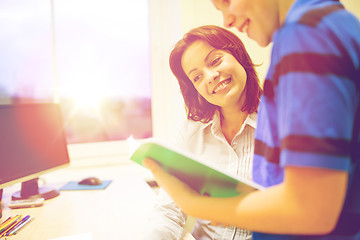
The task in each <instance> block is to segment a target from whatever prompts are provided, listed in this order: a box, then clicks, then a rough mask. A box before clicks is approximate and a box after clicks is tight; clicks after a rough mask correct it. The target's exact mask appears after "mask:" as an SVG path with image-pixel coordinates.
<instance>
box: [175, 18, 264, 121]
mask: <svg viewBox="0 0 360 240" xmlns="http://www.w3.org/2000/svg"><path fill="white" fill-rule="evenodd" d="M197 40H202V41H205V42H207V43H208V44H210V45H211V46H212V47H214V48H215V49H221V50H224V51H226V52H228V53H230V54H231V55H233V56H234V57H235V59H236V60H237V61H238V62H239V63H240V64H241V65H242V66H243V68H244V69H245V71H246V75H247V81H246V85H245V89H244V91H245V92H246V100H245V103H244V105H243V106H242V108H241V111H248V112H249V113H253V112H256V111H257V108H258V105H259V102H260V96H261V94H262V89H261V86H260V83H259V79H258V77H257V74H256V71H255V68H254V66H255V65H254V64H253V62H252V60H251V58H250V56H249V54H248V53H247V51H246V49H245V47H244V44H243V43H242V41H241V40H240V39H239V37H238V36H236V35H235V34H234V33H232V32H230V31H229V30H226V29H224V28H222V27H218V26H213V25H208V26H202V27H197V28H194V29H192V30H190V31H189V32H188V33H186V34H185V35H184V37H183V38H182V39H181V40H180V41H178V42H177V43H176V45H175V47H174V49H173V50H172V52H171V54H170V58H169V63H170V68H171V71H172V72H173V74H174V75H175V77H176V78H177V80H178V82H179V85H180V90H181V93H182V95H183V97H184V101H185V106H186V112H187V118H188V119H191V120H194V121H201V122H209V121H210V120H211V119H212V118H213V116H214V113H215V111H216V110H217V109H220V107H219V106H216V105H214V104H211V103H209V102H208V101H206V100H205V98H203V97H202V96H201V95H200V94H199V93H198V91H197V90H196V88H195V87H194V85H193V83H192V82H191V80H190V79H189V78H188V76H187V75H186V74H185V72H184V70H183V68H182V65H181V58H182V56H183V54H184V52H185V51H186V49H187V48H188V47H189V46H190V45H191V44H192V43H194V42H195V41H197Z"/></svg>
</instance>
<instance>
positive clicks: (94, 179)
mask: <svg viewBox="0 0 360 240" xmlns="http://www.w3.org/2000/svg"><path fill="white" fill-rule="evenodd" d="M78 183H79V184H80V185H93V186H94V185H100V184H101V180H100V179H99V178H97V177H88V178H84V179H83V180H81V181H80V182H78Z"/></svg>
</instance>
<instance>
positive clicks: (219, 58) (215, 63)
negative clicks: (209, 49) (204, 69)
mask: <svg viewBox="0 0 360 240" xmlns="http://www.w3.org/2000/svg"><path fill="white" fill-rule="evenodd" d="M220 60H221V57H216V58H214V60H212V62H211V66H214V65H217V64H218V63H219V62H220Z"/></svg>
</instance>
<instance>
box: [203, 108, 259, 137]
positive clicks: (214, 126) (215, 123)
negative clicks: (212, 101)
mask: <svg viewBox="0 0 360 240" xmlns="http://www.w3.org/2000/svg"><path fill="white" fill-rule="evenodd" d="M256 119H257V113H256V112H254V113H251V114H249V115H248V116H247V117H246V119H245V121H244V123H243V125H242V127H241V128H240V131H239V132H242V131H243V129H244V128H245V126H246V125H249V126H251V127H252V128H256ZM208 126H209V127H211V130H212V132H213V133H217V132H218V131H221V124H220V112H219V111H218V110H216V111H215V113H214V116H213V119H212V120H211V121H209V122H208V123H205V125H204V128H206V127H208Z"/></svg>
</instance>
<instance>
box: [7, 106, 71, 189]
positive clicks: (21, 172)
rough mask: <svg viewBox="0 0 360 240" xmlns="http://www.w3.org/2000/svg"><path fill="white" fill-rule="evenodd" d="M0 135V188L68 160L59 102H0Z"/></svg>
mask: <svg viewBox="0 0 360 240" xmlns="http://www.w3.org/2000/svg"><path fill="white" fill-rule="evenodd" d="M0 136H1V137H0V159H1V165H0V189H2V188H4V187H6V186H9V185H12V184H14V183H17V182H26V181H29V180H33V179H37V178H38V177H39V176H40V175H42V174H44V173H47V172H50V171H54V170H56V169H58V168H61V167H65V166H66V165H68V164H69V162H70V160H69V155H68V150H67V142H66V137H65V131H64V123H63V120H62V116H61V109H60V106H59V104H56V103H34V104H11V105H0ZM36 184H37V180H36Z"/></svg>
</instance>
